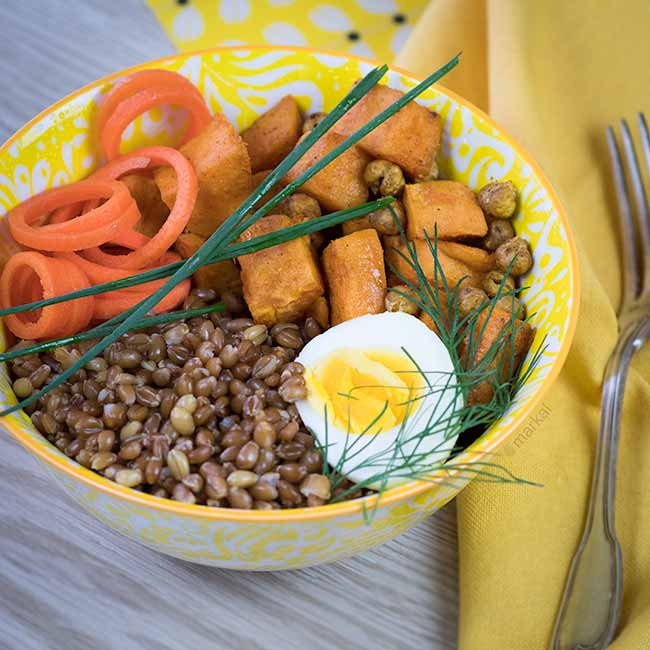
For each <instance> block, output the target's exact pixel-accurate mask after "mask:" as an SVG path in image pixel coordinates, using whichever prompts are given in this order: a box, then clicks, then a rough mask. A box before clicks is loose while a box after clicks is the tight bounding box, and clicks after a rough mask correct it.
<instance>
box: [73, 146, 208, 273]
mask: <svg viewBox="0 0 650 650" xmlns="http://www.w3.org/2000/svg"><path fill="white" fill-rule="evenodd" d="M145 159H146V160H148V161H149V163H148V165H149V166H160V165H170V166H171V167H173V168H174V170H175V171H176V178H177V185H178V189H177V191H176V202H175V203H174V206H173V208H172V209H171V212H170V213H169V216H168V217H167V219H166V221H165V223H164V224H163V226H162V228H161V229H160V230H159V231H158V232H157V233H156V234H155V236H154V237H152V238H151V239H148V240H147V241H146V243H144V244H143V245H141V246H137V243H138V237H137V236H136V235H134V234H133V233H127V232H124V231H123V232H122V233H121V234H122V235H123V237H129V238H130V239H126V240H122V241H126V246H127V248H131V247H132V246H131V245H134V246H133V247H136V246H137V247H136V249H135V250H133V251H132V252H130V253H127V254H126V255H113V254H111V253H106V252H104V251H102V250H100V249H99V248H97V247H93V248H90V247H89V250H86V251H84V253H83V254H84V256H85V257H86V258H87V259H89V260H91V261H92V262H97V263H98V264H102V265H103V266H109V267H112V268H119V269H141V268H143V267H145V266H151V265H152V264H154V263H155V262H156V260H158V259H160V257H162V255H163V254H164V253H165V252H166V251H167V250H169V248H171V246H172V245H173V244H174V242H175V241H176V240H177V239H178V237H179V235H180V234H181V233H182V232H183V230H184V229H185V226H186V225H187V222H188V221H189V219H190V216H191V215H192V210H193V209H194V203H195V201H196V196H197V193H198V181H197V178H196V172H195V171H194V168H193V167H192V164H191V163H190V162H189V160H188V159H187V158H185V156H184V155H183V154H182V153H181V152H180V151H177V150H176V149H171V148H170V147H143V148H142V149H138V150H137V151H134V152H133V153H131V154H126V155H124V156H121V157H120V158H117V159H115V160H114V161H111V162H110V163H108V164H107V165H106V166H105V167H104V168H102V169H101V170H99V171H98V172H96V175H98V176H99V179H100V180H101V179H103V178H116V177H119V176H122V175H123V174H126V173H129V172H132V171H134V169H136V170H137V169H142V168H143V167H142V164H143V160H145ZM131 161H132V163H133V166H131ZM97 209H99V208H97ZM138 234H139V233H138Z"/></svg>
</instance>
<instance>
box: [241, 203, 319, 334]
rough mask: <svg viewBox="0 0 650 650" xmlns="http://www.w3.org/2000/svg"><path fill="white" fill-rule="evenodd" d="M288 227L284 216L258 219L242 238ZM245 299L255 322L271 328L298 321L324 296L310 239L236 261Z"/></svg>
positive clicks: (296, 241)
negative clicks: (239, 266) (277, 324)
mask: <svg viewBox="0 0 650 650" xmlns="http://www.w3.org/2000/svg"><path fill="white" fill-rule="evenodd" d="M290 225H291V219H289V217H287V216H285V215H283V214H273V215H270V216H268V217H264V218H262V219H260V220H259V221H258V222H257V223H255V224H253V225H252V226H251V227H250V228H249V229H248V230H247V231H246V232H245V233H244V234H243V235H242V239H244V240H248V239H252V238H253V237H258V236H260V235H264V234H267V233H270V232H274V231H276V230H280V229H282V228H286V227H288V226H290ZM239 263H240V265H241V277H242V283H243V287H244V299H245V300H246V303H247V304H248V308H249V310H250V312H251V315H252V316H253V318H254V319H255V321H256V322H258V323H264V324H265V325H274V324H275V323H283V322H289V321H294V320H296V319H298V318H300V317H301V316H302V315H303V314H304V313H305V311H306V310H307V308H308V307H309V306H310V305H311V304H312V303H313V302H314V301H315V300H316V299H317V298H319V297H320V296H322V295H323V294H324V293H325V287H324V286H323V279H322V277H321V274H320V271H319V269H318V264H317V262H316V257H315V255H314V252H313V250H312V248H311V245H310V242H309V237H300V238H299V239H292V240H291V241H287V242H284V243H283V244H278V245H277V246H272V247H271V248H266V249H264V250H261V251H259V252H257V253H251V254H249V255H243V256H242V257H240V258H239Z"/></svg>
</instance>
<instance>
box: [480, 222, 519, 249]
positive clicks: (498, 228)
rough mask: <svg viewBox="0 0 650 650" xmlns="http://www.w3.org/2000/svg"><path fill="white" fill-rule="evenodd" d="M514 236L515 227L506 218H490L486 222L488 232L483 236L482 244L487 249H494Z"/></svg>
mask: <svg viewBox="0 0 650 650" xmlns="http://www.w3.org/2000/svg"><path fill="white" fill-rule="evenodd" d="M514 236H515V229H514V228H513V227H512V223H511V222H510V221H509V220H508V219H492V220H491V221H490V222H489V223H488V234H487V235H486V236H485V237H484V238H483V246H484V247H485V248H486V249H487V250H489V251H495V250H496V249H497V248H499V246H501V244H503V243H505V242H507V241H508V240H509V239H512V238H513V237H514Z"/></svg>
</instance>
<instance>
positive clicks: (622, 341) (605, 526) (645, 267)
mask: <svg viewBox="0 0 650 650" xmlns="http://www.w3.org/2000/svg"><path fill="white" fill-rule="evenodd" d="M638 122H639V130H640V132H641V143H642V149H643V154H644V158H645V163H646V166H647V168H648V170H649V173H650V135H649V134H648V126H647V123H646V119H645V117H644V115H643V114H642V113H639V115H638ZM621 141H622V144H623V156H621V152H620V150H619V147H618V145H617V143H616V138H615V135H614V129H613V128H612V127H611V126H610V127H608V128H607V144H608V147H609V152H610V156H611V159H612V170H613V176H614V184H615V188H616V196H617V199H618V211H619V226H620V230H621V240H622V244H623V257H624V259H623V298H622V301H621V307H620V309H619V313H618V330H619V333H618V340H617V342H616V346H615V347H614V351H613V352H612V354H611V356H610V358H609V361H608V362H607V367H606V368H605V374H604V377H603V395H602V402H601V419H600V431H599V434H598V446H597V448H596V459H595V463H594V472H593V477H592V483H591V495H590V498H589V509H588V513H587V519H586V522H585V526H584V531H583V534H582V539H581V541H580V544H579V545H578V548H577V550H576V552H575V555H574V557H573V561H572V563H571V568H570V569H569V574H568V576H567V582H566V586H565V588H564V595H563V597H562V602H561V604H560V609H559V611H558V615H557V619H556V621H555V630H554V633H553V640H552V642H551V648H552V650H604V649H605V648H607V647H608V646H609V644H610V642H611V640H612V639H613V637H614V634H615V633H616V626H617V623H618V619H619V615H620V612H621V596H622V590H623V556H622V554H621V547H620V545H619V543H618V540H617V539H616V531H615V528H614V495H615V490H616V459H617V456H618V441H619V434H620V421H621V408H622V404H623V393H624V391H625V381H626V378H627V373H628V369H629V366H630V361H631V360H632V357H633V355H634V353H635V352H636V351H637V350H638V349H639V348H640V347H641V346H642V345H643V344H644V343H645V341H646V340H647V339H648V337H649V336H650V205H649V204H648V198H647V195H646V191H645V187H644V182H643V175H642V173H641V168H640V166H639V161H638V158H637V155H636V151H635V148H634V143H633V140H632V135H631V133H630V129H629V127H628V125H627V122H626V121H625V120H621ZM623 158H624V159H625V163H626V165H625V166H626V167H627V173H626V171H625V168H624V167H625V166H624V164H623ZM630 187H631V190H632V191H631V194H632V196H633V200H630V191H629V188H630Z"/></svg>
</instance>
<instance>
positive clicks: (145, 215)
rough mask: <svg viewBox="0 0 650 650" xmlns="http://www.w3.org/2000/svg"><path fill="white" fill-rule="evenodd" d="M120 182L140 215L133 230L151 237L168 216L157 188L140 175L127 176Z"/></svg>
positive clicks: (147, 178)
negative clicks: (127, 189) (132, 199)
mask: <svg viewBox="0 0 650 650" xmlns="http://www.w3.org/2000/svg"><path fill="white" fill-rule="evenodd" d="M120 181H122V183H124V184H125V185H126V186H127V187H128V188H129V192H131V196H132V197H133V198H134V199H135V202H136V203H137V205H138V209H139V210H140V214H141V215H142V219H140V221H138V223H137V224H136V225H135V229H136V230H137V231H138V232H141V233H142V234H143V235H146V236H147V237H153V236H154V235H155V234H157V232H158V231H159V230H160V228H161V227H162V225H163V224H164V223H165V220H166V219H167V216H168V215H169V208H168V207H167V206H166V205H165V202H164V201H163V200H162V197H161V196H160V190H159V189H158V186H157V185H156V183H155V181H154V180H153V179H152V178H149V177H148V176H144V175H141V174H127V175H126V176H122V177H121V178H120Z"/></svg>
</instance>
